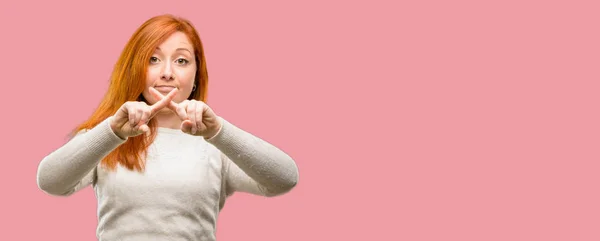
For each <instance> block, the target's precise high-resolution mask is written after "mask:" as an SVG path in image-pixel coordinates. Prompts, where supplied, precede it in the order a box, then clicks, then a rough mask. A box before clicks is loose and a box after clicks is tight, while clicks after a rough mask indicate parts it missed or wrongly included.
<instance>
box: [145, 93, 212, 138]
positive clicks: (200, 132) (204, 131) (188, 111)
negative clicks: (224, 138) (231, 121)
mask: <svg viewBox="0 0 600 241" xmlns="http://www.w3.org/2000/svg"><path fill="white" fill-rule="evenodd" d="M151 92H155V93H154V94H156V95H161V96H162V94H161V93H160V92H158V91H151ZM168 108H169V109H171V110H172V111H173V112H175V113H176V114H177V116H179V118H180V119H181V120H183V122H182V123H181V127H180V128H181V131H183V132H185V133H188V134H190V135H194V136H203V137H204V138H205V139H209V138H211V137H213V136H215V135H216V134H217V133H218V132H219V130H220V129H221V125H222V123H221V122H220V120H219V118H218V116H217V115H216V114H215V112H214V111H213V110H212V109H211V108H210V107H209V106H208V105H207V104H205V103H204V102H202V101H197V100H184V101H182V102H181V103H179V104H178V103H175V102H174V101H171V103H170V104H169V105H168Z"/></svg>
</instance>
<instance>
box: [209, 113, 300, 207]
mask: <svg viewBox="0 0 600 241" xmlns="http://www.w3.org/2000/svg"><path fill="white" fill-rule="evenodd" d="M220 119H221V121H222V126H221V130H219V132H218V133H217V134H216V135H215V136H213V137H212V138H210V139H207V141H208V142H209V143H211V144H213V145H214V146H215V147H217V149H219V150H220V151H221V152H222V153H223V156H222V158H223V164H224V165H223V168H226V170H225V176H224V178H226V182H227V185H226V187H227V188H228V190H227V193H228V194H231V193H233V192H234V191H243V192H248V193H252V194H257V195H262V196H267V197H271V196H278V195H282V194H284V193H287V192H289V191H290V190H291V189H292V188H294V187H295V186H296V184H297V182H298V167H297V165H296V163H295V162H294V160H293V159H292V158H291V157H290V156H289V155H287V154H286V153H284V152H283V151H281V150H280V149H278V148H277V147H275V146H273V145H271V144H269V143H268V142H266V141H263V140H261V139H260V138H258V137H256V136H254V135H252V134H250V133H248V132H245V131H243V130H242V129H240V128H238V127H236V126H234V125H233V124H231V123H229V122H228V121H226V120H224V119H222V118H220Z"/></svg>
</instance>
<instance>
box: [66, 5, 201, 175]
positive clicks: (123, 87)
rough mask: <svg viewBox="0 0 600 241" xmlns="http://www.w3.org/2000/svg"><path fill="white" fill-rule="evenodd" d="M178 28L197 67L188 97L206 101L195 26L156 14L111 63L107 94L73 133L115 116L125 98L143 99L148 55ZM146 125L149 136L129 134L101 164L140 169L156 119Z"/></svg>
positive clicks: (175, 17)
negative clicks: (193, 84) (188, 42)
mask: <svg viewBox="0 0 600 241" xmlns="http://www.w3.org/2000/svg"><path fill="white" fill-rule="evenodd" d="M177 31H180V32H183V33H185V34H186V35H187V37H188V38H189V40H190V42H191V43H192V44H193V46H194V51H195V57H196V61H195V62H196V69H197V70H196V78H195V80H194V83H195V84H196V86H197V88H196V89H195V90H194V91H193V92H192V93H191V95H190V97H189V99H196V100H200V101H204V102H206V92H207V84H208V73H207V70H206V60H205V57H204V49H203V47H202V41H201V40H200V36H199V35H198V33H197V31H196V29H195V28H194V26H193V25H192V24H191V23H190V22H189V21H188V20H186V19H184V18H181V17H177V16H173V15H170V14H165V15H160V16H155V17H152V18H150V19H148V20H147V21H146V22H144V23H143V24H142V25H141V26H140V27H139V28H138V29H137V30H136V31H135V32H134V34H133V35H132V36H131V38H130V39H129V42H127V44H126V46H125V48H124V49H123V52H122V53H121V56H120V57H119V59H118V60H117V63H116V64H115V66H114V69H113V72H112V74H111V77H110V85H109V88H108V91H107V93H106V94H105V96H104V98H103V99H102V101H101V102H100V104H99V106H98V108H97V109H96V111H95V112H94V113H93V114H92V115H91V116H90V118H89V119H88V120H87V121H85V122H83V123H82V124H80V125H79V126H77V128H75V132H74V133H76V132H79V131H81V130H84V129H91V128H93V127H95V126H96V125H98V124H99V123H100V122H102V121H104V120H105V119H106V118H108V117H110V116H112V115H114V114H115V113H116V112H117V110H118V109H119V108H120V107H121V105H123V104H124V103H125V102H127V101H143V97H142V96H141V94H142V91H143V90H144V88H145V79H146V70H147V68H148V63H149V61H150V57H151V56H152V54H153V52H154V50H155V49H156V47H157V46H158V45H159V44H160V43H162V42H163V41H164V40H166V39H167V38H168V37H169V36H170V35H171V34H173V33H175V32H177ZM148 127H150V129H151V135H150V136H147V137H146V136H144V135H139V136H135V137H129V138H128V140H127V141H126V142H125V143H123V144H122V145H120V146H119V147H118V148H116V149H115V150H114V151H113V152H111V153H110V154H108V155H107V156H106V157H105V158H104V159H103V160H102V165H103V166H105V167H108V168H109V169H113V170H114V168H115V167H116V166H117V164H121V165H122V166H124V167H126V168H127V169H129V170H138V171H143V170H144V159H145V156H146V153H147V148H148V146H149V145H150V144H151V143H152V141H153V140H154V138H155V135H156V134H155V131H156V128H157V124H156V121H155V120H154V119H153V120H150V122H149V123H148Z"/></svg>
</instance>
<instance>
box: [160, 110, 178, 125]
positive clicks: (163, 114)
mask: <svg viewBox="0 0 600 241" xmlns="http://www.w3.org/2000/svg"><path fill="white" fill-rule="evenodd" d="M154 119H155V120H156V122H157V123H158V127H164V128H169V129H179V128H180V127H181V122H182V121H181V119H180V118H179V116H177V115H176V114H175V113H173V112H172V111H171V110H161V111H160V112H158V113H157V114H156V115H155V116H154Z"/></svg>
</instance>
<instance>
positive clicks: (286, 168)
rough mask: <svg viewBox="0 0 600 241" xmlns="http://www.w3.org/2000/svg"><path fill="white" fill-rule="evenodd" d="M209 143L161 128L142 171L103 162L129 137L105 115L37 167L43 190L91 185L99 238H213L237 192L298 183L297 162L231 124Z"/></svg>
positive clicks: (279, 190)
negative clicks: (113, 168)
mask: <svg viewBox="0 0 600 241" xmlns="http://www.w3.org/2000/svg"><path fill="white" fill-rule="evenodd" d="M220 120H221V122H222V123H223V125H222V128H221V130H220V131H219V133H218V134H217V135H216V136H215V137H213V138H211V139H208V140H205V139H204V138H203V137H197V136H192V135H189V134H186V133H183V132H182V131H181V130H176V129H168V128H162V127H159V128H158V129H157V133H156V134H157V135H156V139H155V140H154V142H153V143H152V145H151V146H150V147H149V149H148V157H147V159H146V164H145V171H144V172H143V173H139V172H136V171H130V170H127V169H126V168H124V167H121V166H118V167H117V170H116V171H111V170H107V169H104V168H103V167H102V166H101V165H100V161H101V159H102V158H104V157H105V156H106V155H108V154H109V153H110V152H111V151H112V150H114V149H115V148H117V147H118V146H119V145H121V144H123V143H124V142H125V141H126V140H123V139H121V138H119V137H118V136H117V135H115V133H114V132H113V131H112V129H111V128H110V123H109V121H110V118H108V119H106V120H105V121H103V122H102V123H100V124H99V125H97V126H96V127H94V128H92V129H90V130H86V131H82V132H80V133H78V134H77V135H76V136H75V137H74V138H72V139H71V140H70V141H68V142H67V143H66V144H64V145H63V146H61V147H60V148H58V149H57V150H55V151H53V152H52V153H50V154H49V155H47V156H46V157H45V158H44V159H43V160H42V161H41V162H40V164H39V167H38V173H37V174H38V175H37V182H38V186H39V188H40V189H41V190H43V191H44V192H46V193H48V194H50V195H54V196H69V195H72V194H73V193H75V192H77V191H79V190H81V189H83V188H85V187H88V186H92V187H93V189H94V192H95V195H96V198H97V201H98V210H97V215H98V227H97V232H96V235H97V238H98V240H100V241H113V240H120V241H134V240H135V241H137V240H174V241H175V240H186V241H191V240H194V241H196V240H209V241H210V240H216V236H215V233H216V223H217V218H218V214H219V212H220V211H221V209H222V208H223V206H224V203H225V200H226V198H227V197H229V196H230V195H232V194H233V193H234V192H246V193H252V194H256V195H261V196H276V195H281V194H284V193H286V192H288V191H290V190H291V189H292V188H293V187H294V186H295V185H296V183H297V181H298V169H297V166H296V164H295V162H294V160H293V159H292V158H291V157H290V156H288V155H287V154H286V153H284V152H283V151H281V150H280V149H278V148H277V147H275V146H273V145H271V144H270V143H268V142H266V141H264V140H262V139H260V138H258V137H256V136H254V135H252V134H250V133H248V132H245V131H243V130H242V129H240V128H238V127H236V126H234V125H232V124H231V123H229V122H228V121H226V120H224V119H222V118H220Z"/></svg>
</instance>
